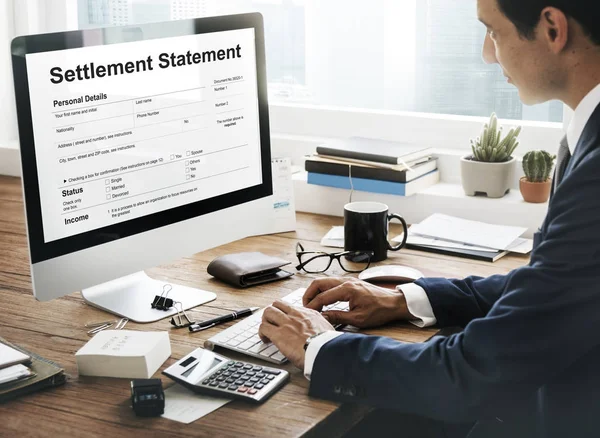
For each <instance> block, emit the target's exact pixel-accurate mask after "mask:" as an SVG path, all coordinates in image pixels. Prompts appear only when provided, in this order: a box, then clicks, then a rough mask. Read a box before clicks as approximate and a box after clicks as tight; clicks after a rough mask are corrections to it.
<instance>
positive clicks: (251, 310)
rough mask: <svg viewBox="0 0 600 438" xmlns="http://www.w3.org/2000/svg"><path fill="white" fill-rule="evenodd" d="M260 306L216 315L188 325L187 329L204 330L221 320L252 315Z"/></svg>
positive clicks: (227, 320) (192, 330) (225, 320)
mask: <svg viewBox="0 0 600 438" xmlns="http://www.w3.org/2000/svg"><path fill="white" fill-rule="evenodd" d="M259 309H260V307H250V308H248V309H244V310H239V311H237V312H233V313H230V314H229V315H223V316H218V317H217V318H213V319H209V320H207V321H202V322H197V323H195V324H192V325H190V327H189V329H190V331H191V332H192V333H194V332H199V331H201V330H206V329H207V328H210V327H214V326H215V325H217V324H221V323H222V322H229V321H233V320H234V319H238V318H243V317H244V316H248V315H252V314H253V313H254V312H256V311H257V310H259Z"/></svg>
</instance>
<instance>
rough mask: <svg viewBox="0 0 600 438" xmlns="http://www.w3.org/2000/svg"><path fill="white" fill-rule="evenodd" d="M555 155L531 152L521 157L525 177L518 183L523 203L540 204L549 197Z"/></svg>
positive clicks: (544, 152)
mask: <svg viewBox="0 0 600 438" xmlns="http://www.w3.org/2000/svg"><path fill="white" fill-rule="evenodd" d="M554 160H556V155H551V154H549V153H548V152H546V151H531V152H527V153H526V154H525V155H524V156H523V171H524V172H525V176H524V177H523V178H521V179H520V181H519V188H520V189H521V195H523V199H524V200H525V202H532V203H542V202H546V201H547V200H548V198H549V197H550V189H551V187H552V178H550V172H552V167H553V166H554Z"/></svg>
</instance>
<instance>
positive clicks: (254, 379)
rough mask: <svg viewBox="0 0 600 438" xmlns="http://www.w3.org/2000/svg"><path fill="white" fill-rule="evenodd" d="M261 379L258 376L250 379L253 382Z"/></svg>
mask: <svg viewBox="0 0 600 438" xmlns="http://www.w3.org/2000/svg"><path fill="white" fill-rule="evenodd" d="M259 380H260V379H257V378H256V377H252V378H251V379H250V381H251V382H254V383H256V382H258V381H259Z"/></svg>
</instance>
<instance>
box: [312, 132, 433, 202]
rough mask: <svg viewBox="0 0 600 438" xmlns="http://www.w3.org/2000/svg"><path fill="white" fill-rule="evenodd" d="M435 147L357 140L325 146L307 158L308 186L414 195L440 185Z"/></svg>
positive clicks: (367, 139) (351, 139)
mask: <svg viewBox="0 0 600 438" xmlns="http://www.w3.org/2000/svg"><path fill="white" fill-rule="evenodd" d="M432 152H433V151H432V149H431V148H423V147H415V146H408V145H403V144H400V143H395V142H388V141H382V140H375V139H369V138H361V137H353V138H350V139H347V140H342V141H337V142H332V143H329V144H323V145H320V146H318V147H317V153H316V154H315V155H311V156H310V157H307V158H306V162H305V169H306V171H307V172H308V183H309V184H315V185H320V186H328V187H336V188H341V189H353V190H358V191H364V192H372V193H383V194H390V195H400V196H410V195H413V194H415V193H418V192H419V191H421V190H424V189H426V188H428V187H430V186H432V185H434V184H436V183H437V182H439V178H440V176H439V171H438V170H437V159H436V158H435V157H433V155H432Z"/></svg>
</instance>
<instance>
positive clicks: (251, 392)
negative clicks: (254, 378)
mask: <svg viewBox="0 0 600 438" xmlns="http://www.w3.org/2000/svg"><path fill="white" fill-rule="evenodd" d="M257 392H258V391H257V390H256V389H249V390H248V394H250V395H254V394H256V393H257Z"/></svg>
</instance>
